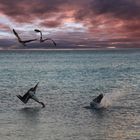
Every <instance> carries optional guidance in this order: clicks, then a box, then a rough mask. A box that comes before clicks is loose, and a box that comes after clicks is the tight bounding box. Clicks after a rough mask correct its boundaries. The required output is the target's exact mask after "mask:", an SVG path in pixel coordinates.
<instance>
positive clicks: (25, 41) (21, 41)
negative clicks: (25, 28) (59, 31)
mask: <svg viewBox="0 0 140 140" xmlns="http://www.w3.org/2000/svg"><path fill="white" fill-rule="evenodd" d="M13 33H14V35H15V36H16V37H17V39H18V41H19V42H20V43H21V44H22V45H23V46H26V43H29V42H32V41H36V40H37V39H30V40H24V41H23V40H21V38H20V37H19V35H18V34H17V32H16V31H15V29H13Z"/></svg>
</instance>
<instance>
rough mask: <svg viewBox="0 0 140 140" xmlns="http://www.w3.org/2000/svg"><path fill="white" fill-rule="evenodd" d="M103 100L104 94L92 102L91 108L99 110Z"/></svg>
mask: <svg viewBox="0 0 140 140" xmlns="http://www.w3.org/2000/svg"><path fill="white" fill-rule="evenodd" d="M102 99H103V94H100V95H98V96H97V97H96V98H95V99H93V100H92V102H90V107H93V108H99V107H100V103H101V101H102Z"/></svg>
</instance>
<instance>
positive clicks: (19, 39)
mask: <svg viewBox="0 0 140 140" xmlns="http://www.w3.org/2000/svg"><path fill="white" fill-rule="evenodd" d="M13 33H14V35H15V36H16V37H17V38H18V41H19V42H21V38H20V37H19V35H18V34H17V32H16V31H15V29H13Z"/></svg>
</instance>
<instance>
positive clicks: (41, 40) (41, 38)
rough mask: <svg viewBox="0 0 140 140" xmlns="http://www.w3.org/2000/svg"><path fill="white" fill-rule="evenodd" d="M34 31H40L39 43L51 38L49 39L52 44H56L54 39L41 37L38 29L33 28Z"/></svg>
mask: <svg viewBox="0 0 140 140" xmlns="http://www.w3.org/2000/svg"><path fill="white" fill-rule="evenodd" d="M34 31H35V32H38V33H40V43H42V42H44V41H46V40H51V41H52V42H53V44H54V45H55V46H56V43H55V41H54V40H52V39H51V38H46V39H43V37H42V32H41V31H40V30H38V29H35V30H34Z"/></svg>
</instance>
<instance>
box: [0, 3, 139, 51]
mask: <svg viewBox="0 0 140 140" xmlns="http://www.w3.org/2000/svg"><path fill="white" fill-rule="evenodd" d="M13 28H14V29H15V30H16V31H17V33H18V34H19V36H20V37H21V38H22V39H23V40H28V39H34V38H37V39H38V41H35V42H31V43H29V44H28V45H27V46H23V45H21V44H20V43H19V42H18V41H17V38H16V37H15V36H14V34H13V32H12V29H13ZM34 29H40V30H41V31H42V33H43V38H52V39H54V40H55V42H56V43H57V46H56V47H54V46H53V44H52V43H51V42H50V41H47V42H44V43H39V34H38V33H36V32H34ZM46 48H73V49H74V48H99V49H100V48H111V49H113V48H140V0H0V49H1V50H3V49H46Z"/></svg>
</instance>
